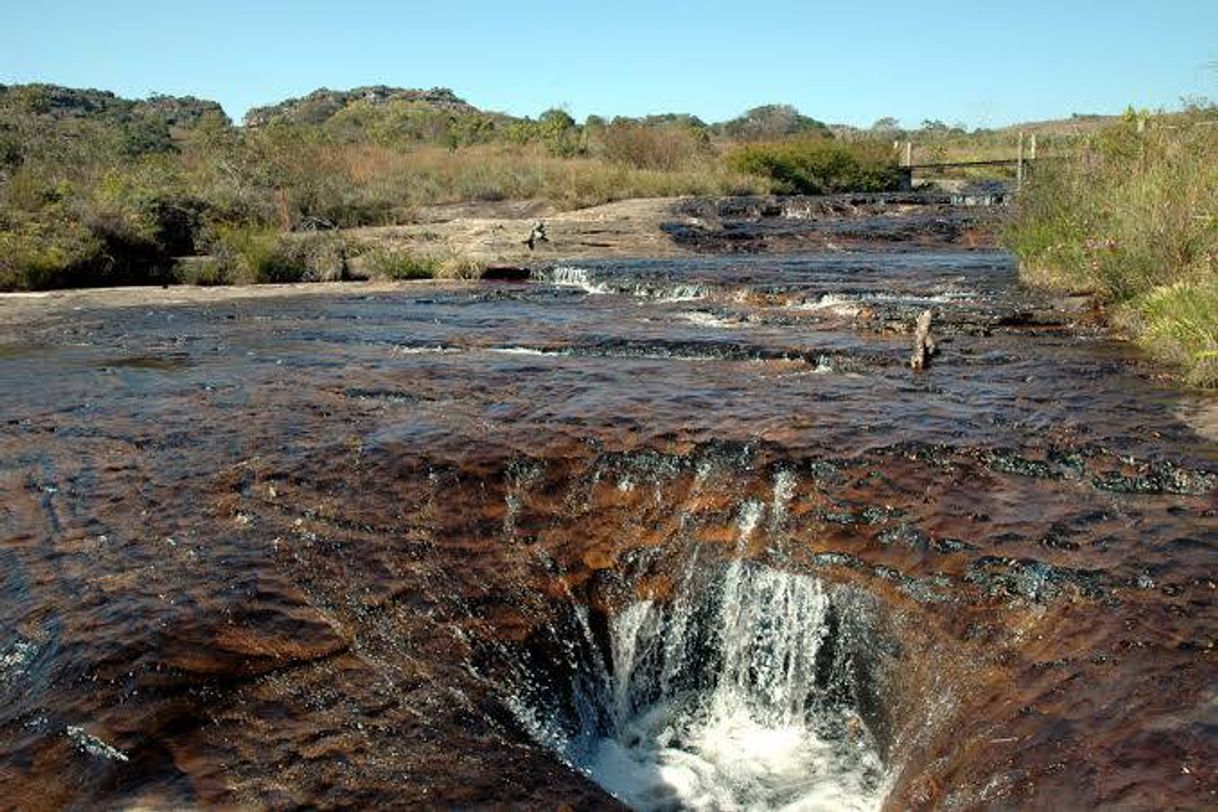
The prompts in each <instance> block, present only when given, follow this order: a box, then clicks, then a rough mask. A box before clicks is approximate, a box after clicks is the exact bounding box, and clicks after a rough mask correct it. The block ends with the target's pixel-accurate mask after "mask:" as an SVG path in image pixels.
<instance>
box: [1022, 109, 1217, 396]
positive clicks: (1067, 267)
mask: <svg viewBox="0 0 1218 812" xmlns="http://www.w3.org/2000/svg"><path fill="white" fill-rule="evenodd" d="M1006 243H1007V245H1008V246H1009V247H1010V248H1011V249H1012V250H1013V251H1015V253H1016V254H1018V255H1019V257H1020V259H1021V260H1022V265H1023V268H1024V276H1025V278H1026V279H1027V280H1028V281H1029V282H1031V283H1033V284H1038V285H1045V286H1050V287H1053V288H1058V289H1069V290H1074V291H1085V292H1088V293H1092V294H1094V295H1095V296H1096V297H1098V298H1099V299H1100V300H1101V301H1103V302H1105V303H1108V304H1111V305H1115V306H1116V311H1117V312H1118V313H1119V314H1120V316H1121V319H1120V320H1121V322H1122V324H1123V325H1125V326H1126V327H1127V328H1128V331H1129V332H1130V334H1131V336H1132V337H1133V338H1135V339H1136V340H1137V341H1138V342H1139V343H1140V344H1142V345H1143V346H1145V347H1146V348H1148V349H1149V350H1150V351H1151V352H1152V353H1154V354H1155V355H1156V356H1158V357H1160V358H1162V359H1164V360H1167V361H1169V362H1174V363H1177V364H1179V365H1180V366H1181V368H1182V371H1183V378H1184V379H1185V380H1187V381H1188V382H1190V383H1193V384H1196V385H1204V386H1214V385H1218V374H1216V372H1215V364H1216V362H1215V358H1214V352H1215V349H1216V346H1215V324H1216V321H1218V306H1216V305H1218V297H1216V296H1215V290H1216V289H1218V287H1216V286H1218V108H1214V107H1206V108H1194V109H1191V110H1188V111H1185V112H1184V113H1181V114H1173V115H1157V116H1151V115H1145V114H1138V113H1133V112H1130V113H1129V114H1128V115H1126V117H1125V118H1124V119H1123V120H1121V121H1119V122H1118V123H1116V124H1114V125H1112V126H1109V127H1107V128H1105V129H1102V130H1100V131H1099V132H1097V133H1095V134H1093V135H1091V136H1089V137H1088V138H1087V139H1086V141H1085V142H1084V143H1083V144H1082V145H1081V146H1080V147H1079V149H1078V150H1077V152H1076V154H1075V155H1074V156H1073V157H1071V158H1070V159H1067V160H1059V161H1052V162H1047V163H1044V164H1041V165H1038V166H1037V167H1036V171H1035V173H1034V174H1033V176H1032V178H1031V180H1030V182H1029V183H1028V185H1027V186H1026V187H1025V189H1024V191H1023V194H1021V196H1020V209H1019V214H1018V216H1017V218H1016V220H1015V222H1014V223H1013V225H1012V226H1011V228H1010V229H1009V231H1008V233H1007V234H1006Z"/></svg>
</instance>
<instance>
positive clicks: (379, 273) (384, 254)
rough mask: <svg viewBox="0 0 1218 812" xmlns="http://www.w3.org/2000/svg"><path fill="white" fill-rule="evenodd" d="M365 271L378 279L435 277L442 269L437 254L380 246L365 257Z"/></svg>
mask: <svg viewBox="0 0 1218 812" xmlns="http://www.w3.org/2000/svg"><path fill="white" fill-rule="evenodd" d="M364 269H365V271H366V272H367V273H368V274H369V275H371V276H372V277H374V278H376V279H393V280H399V281H400V280H404V279H434V278H435V277H436V276H437V275H439V273H440V270H441V260H440V259H439V258H438V257H435V256H428V255H424V254H415V253H411V252H409V251H404V250H401V249H394V248H378V249H376V250H374V251H370V252H369V253H368V254H366V255H365V257H364Z"/></svg>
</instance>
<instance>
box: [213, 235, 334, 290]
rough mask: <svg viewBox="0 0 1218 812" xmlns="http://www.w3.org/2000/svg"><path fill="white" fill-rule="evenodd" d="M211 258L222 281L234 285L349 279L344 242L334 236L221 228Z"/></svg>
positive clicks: (214, 240)
mask: <svg viewBox="0 0 1218 812" xmlns="http://www.w3.org/2000/svg"><path fill="white" fill-rule="evenodd" d="M211 251H212V256H213V258H214V259H215V261H216V263H217V264H218V266H219V268H220V272H221V273H222V275H223V277H224V278H225V279H228V280H231V281H233V282H234V283H237V284H254V285H274V284H286V283H291V282H338V281H342V280H344V279H348V278H349V274H348V265H347V261H348V257H349V255H350V253H351V248H350V246H349V244H348V242H347V239H346V238H345V237H343V236H342V235H341V234H336V233H326V232H323V233H316V234H281V233H278V232H275V231H271V230H266V229H257V228H248V227H228V228H221V229H220V230H218V231H217V233H216V235H215V236H214V237H213V239H212V241H211Z"/></svg>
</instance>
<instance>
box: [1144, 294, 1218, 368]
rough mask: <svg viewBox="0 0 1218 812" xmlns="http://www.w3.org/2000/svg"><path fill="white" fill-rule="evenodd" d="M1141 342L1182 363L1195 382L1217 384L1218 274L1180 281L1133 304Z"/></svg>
mask: <svg viewBox="0 0 1218 812" xmlns="http://www.w3.org/2000/svg"><path fill="white" fill-rule="evenodd" d="M1130 309H1131V311H1132V313H1131V318H1132V319H1133V320H1134V325H1135V332H1136V334H1137V339H1138V343H1139V344H1141V345H1142V346H1143V347H1145V348H1147V349H1148V350H1150V351H1151V352H1152V353H1154V354H1156V355H1157V356H1159V357H1161V358H1163V359H1165V360H1167V361H1170V362H1172V363H1175V364H1177V365H1179V366H1180V367H1181V368H1182V369H1183V372H1184V379H1185V381H1186V382H1187V383H1189V384H1191V385H1193V386H1208V387H1213V386H1218V278H1211V279H1208V280H1206V281H1203V282H1177V283H1175V284H1172V285H1165V286H1163V287H1158V288H1155V289H1154V290H1152V291H1151V292H1150V293H1147V294H1145V295H1144V296H1141V297H1139V298H1138V299H1137V300H1135V301H1134V302H1133V303H1132V305H1131V307H1130Z"/></svg>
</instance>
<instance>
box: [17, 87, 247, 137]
mask: <svg viewBox="0 0 1218 812" xmlns="http://www.w3.org/2000/svg"><path fill="white" fill-rule="evenodd" d="M0 111H7V112H10V113H17V114H22V115H32V116H38V117H40V118H45V119H50V120H52V121H63V120H67V119H82V118H94V119H103V120H106V119H108V120H111V121H113V122H115V123H122V122H127V121H131V120H134V119H155V120H159V121H163V122H164V123H165V124H167V125H169V126H173V127H191V126H194V125H195V124H197V123H198V122H199V121H200V120H201V119H203V118H204V117H205V116H218V117H220V118H221V119H223V120H224V121H225V122H228V120H229V119H228V116H227V115H226V114H225V112H224V108H222V107H221V106H220V105H219V104H218V103H217V102H214V101H210V100H207V99H198V98H195V97H194V96H163V95H154V96H149V97H148V98H146V99H124V98H121V97H119V96H116V95H115V94H114V93H111V92H110V91H108V90H93V89H78V88H71V87H61V86H59V85H50V84H29V85H0Z"/></svg>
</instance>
